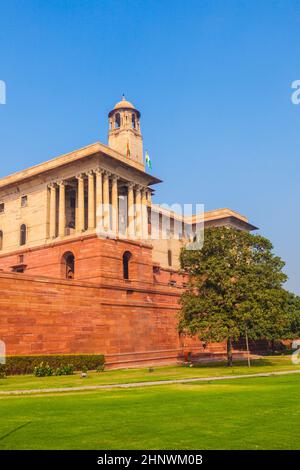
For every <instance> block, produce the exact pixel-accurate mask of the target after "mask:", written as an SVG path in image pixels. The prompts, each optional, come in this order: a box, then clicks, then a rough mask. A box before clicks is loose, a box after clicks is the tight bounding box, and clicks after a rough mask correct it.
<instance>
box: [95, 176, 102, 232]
mask: <svg viewBox="0 0 300 470" xmlns="http://www.w3.org/2000/svg"><path fill="white" fill-rule="evenodd" d="M95 173H96V226H97V230H102V226H103V219H102V217H103V210H102V204H103V197H102V173H103V171H102V170H101V168H97V170H96V172H95Z"/></svg>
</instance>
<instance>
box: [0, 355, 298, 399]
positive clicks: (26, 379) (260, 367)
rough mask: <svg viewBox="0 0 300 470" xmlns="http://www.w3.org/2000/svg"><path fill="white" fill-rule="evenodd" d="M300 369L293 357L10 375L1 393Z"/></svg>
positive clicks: (1, 383) (0, 382)
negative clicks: (249, 362)
mask: <svg viewBox="0 0 300 470" xmlns="http://www.w3.org/2000/svg"><path fill="white" fill-rule="evenodd" d="M296 369H298V370H300V365H293V364H292V361H291V357H290V356H268V357H265V358H263V359H257V360H255V361H252V367H251V368H249V367H247V363H246V362H245V361H240V362H236V363H235V364H234V366H233V367H231V368H228V367H226V366H225V365H224V364H222V363H215V364H206V365H201V366H199V367H192V368H189V367H183V366H168V367H156V368H155V369H154V371H153V372H149V370H148V369H146V368H144V369H126V370H115V371H105V372H104V373H101V372H100V373H97V372H89V374H88V377H87V378H82V377H81V375H80V374H79V373H77V374H74V375H72V376H59V377H55V376H54V377H34V376H33V375H21V376H9V377H7V378H6V379H0V393H1V391H2V390H3V391H5V390H20V389H23V390H28V389H42V388H52V387H53V388H57V387H72V386H74V387H76V386H83V385H107V384H118V383H133V382H147V381H159V380H171V379H182V378H192V377H212V376H224V375H238V374H241V375H242V374H249V373H251V374H252V373H258V372H272V371H280V370H282V371H283V370H296Z"/></svg>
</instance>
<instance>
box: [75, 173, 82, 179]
mask: <svg viewBox="0 0 300 470" xmlns="http://www.w3.org/2000/svg"><path fill="white" fill-rule="evenodd" d="M76 178H77V179H78V180H82V179H83V178H84V173H78V174H77V175H76Z"/></svg>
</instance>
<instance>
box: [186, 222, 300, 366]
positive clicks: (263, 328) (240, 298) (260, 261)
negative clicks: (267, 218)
mask: <svg viewBox="0 0 300 470" xmlns="http://www.w3.org/2000/svg"><path fill="white" fill-rule="evenodd" d="M204 235H205V237H204V245H203V248H202V249H201V250H189V249H188V248H187V247H186V248H183V249H182V251H181V255H180V261H181V268H182V270H183V272H185V273H187V274H188V275H189V284H188V288H187V290H186V291H185V292H184V293H183V295H182V297H181V311H180V314H179V331H180V332H181V333H188V334H192V335H198V337H199V339H200V340H202V341H205V342H206V341H209V342H221V341H226V342H227V362H228V365H229V366H231V365H232V343H233V341H237V340H239V339H240V338H242V337H245V335H246V334H247V336H248V338H249V339H253V340H256V339H260V338H266V339H271V340H275V339H282V338H283V337H285V338H286V337H288V336H289V335H291V334H292V323H293V327H294V330H295V331H294V332H293V335H297V334H299V330H300V329H299V326H300V324H299V318H300V317H299V312H300V308H299V307H300V303H299V298H296V296H294V295H293V294H290V293H289V292H287V291H285V290H284V289H283V287H282V286H283V283H284V282H285V281H286V279H287V276H286V275H285V274H284V273H283V272H282V269H283V267H284V262H283V261H282V260H281V259H280V258H279V257H278V256H275V255H274V253H273V251H272V250H273V246H272V244H271V242H270V241H269V240H267V239H266V238H264V237H262V236H260V235H252V234H250V233H248V232H246V231H241V230H236V229H232V228H227V227H211V228H207V229H205V233H204ZM292 320H293V322H292ZM282 335H283V336H282Z"/></svg>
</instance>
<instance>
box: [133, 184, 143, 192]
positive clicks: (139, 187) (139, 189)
mask: <svg viewBox="0 0 300 470" xmlns="http://www.w3.org/2000/svg"><path fill="white" fill-rule="evenodd" d="M134 189H135V190H136V191H142V189H143V186H142V185H141V184H135V185H134Z"/></svg>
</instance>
